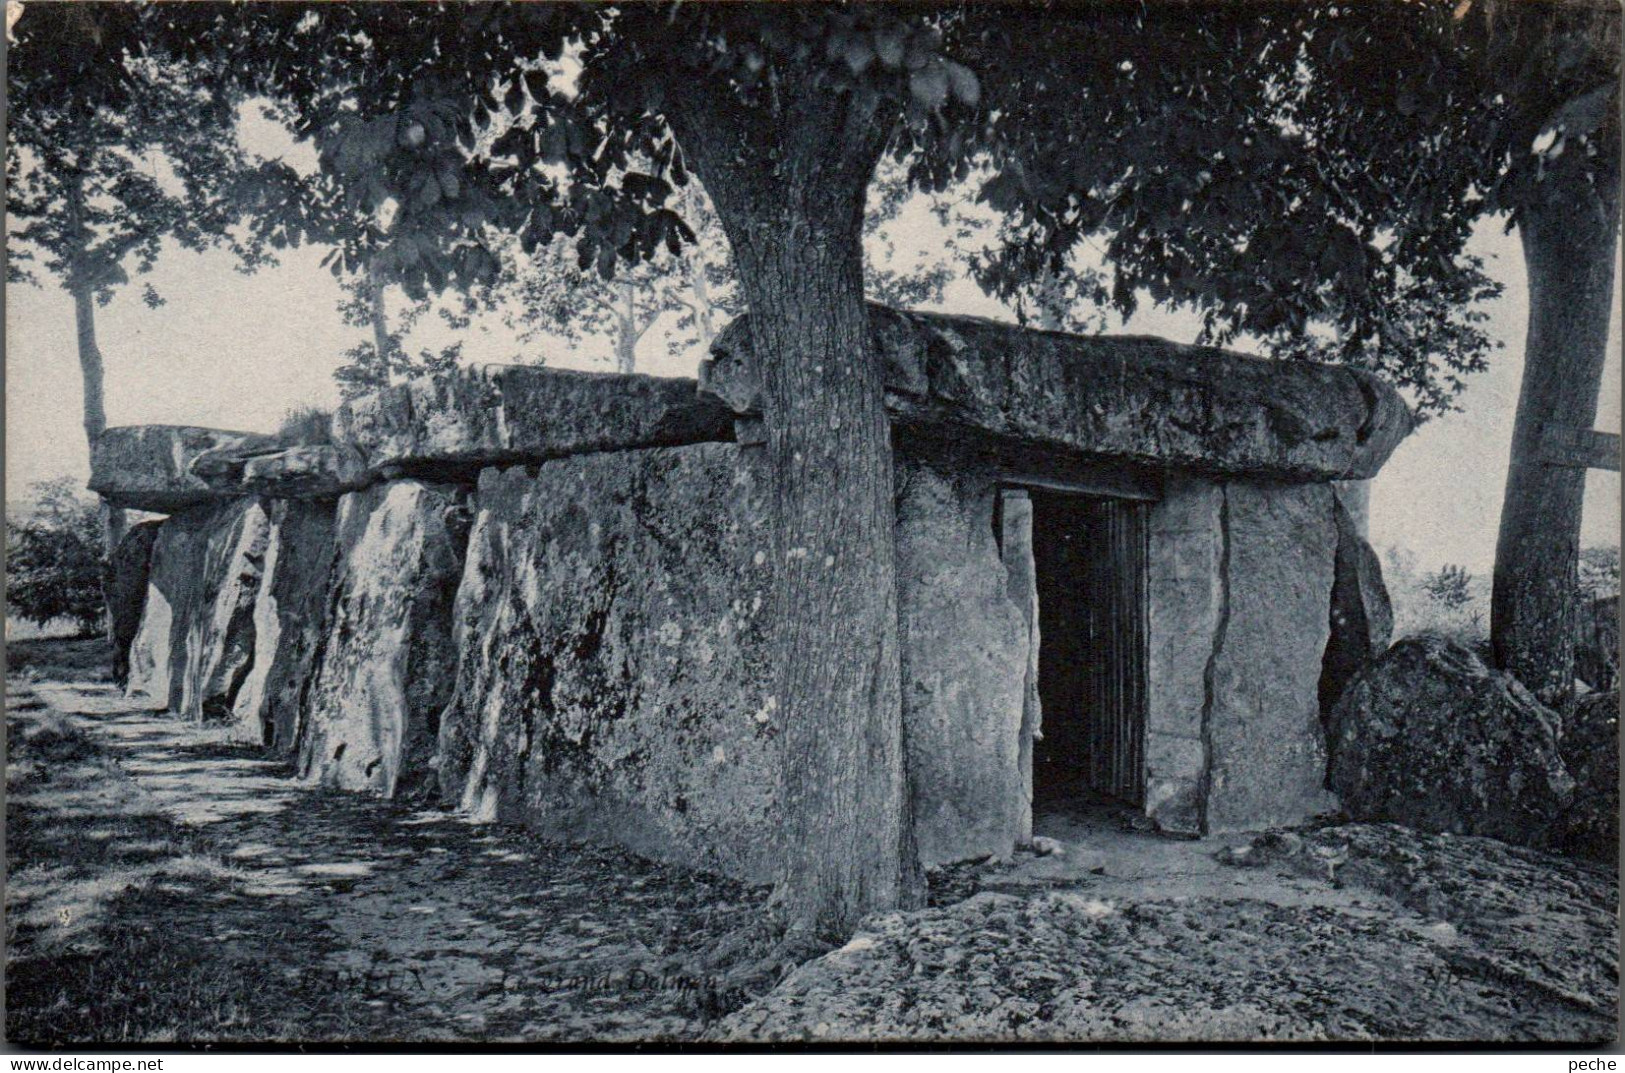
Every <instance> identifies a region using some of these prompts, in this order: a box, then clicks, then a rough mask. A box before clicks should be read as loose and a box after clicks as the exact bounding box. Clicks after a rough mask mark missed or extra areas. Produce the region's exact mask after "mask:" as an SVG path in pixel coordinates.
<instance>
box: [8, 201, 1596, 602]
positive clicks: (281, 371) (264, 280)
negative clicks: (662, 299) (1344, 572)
mask: <svg viewBox="0 0 1625 1073" xmlns="http://www.w3.org/2000/svg"><path fill="white" fill-rule="evenodd" d="M935 228H936V225H935V222H934V221H933V220H932V219H931V217H930V215H929V213H927V212H925V211H924V209H923V207H921V206H915V207H912V208H910V209H909V210H907V211H905V213H904V215H903V216H902V217H901V218H900V219H899V220H898V221H897V223H896V224H895V225H894V233H893V234H892V235H891V238H892V239H893V241H894V244H895V246H896V247H898V248H899V249H900V250H903V251H907V250H930V249H933V248H935V249H941V248H942V243H943V242H944V241H945V238H944V236H942V235H940V234H938V233H936V231H935V230H934V229H935ZM1472 249H1473V251H1474V252H1476V253H1478V254H1480V255H1481V256H1483V257H1484V258H1485V260H1486V262H1487V270H1488V272H1489V274H1490V275H1491V276H1493V277H1494V278H1496V279H1497V280H1499V281H1500V282H1501V283H1503V284H1504V286H1505V292H1504V293H1503V295H1502V296H1501V297H1500V298H1498V299H1497V300H1495V301H1494V302H1491V303H1489V304H1488V305H1487V306H1486V311H1487V312H1488V313H1489V314H1490V322H1489V330H1490V331H1491V333H1492V334H1493V335H1494V336H1496V337H1497V338H1499V339H1500V340H1502V341H1503V342H1504V344H1505V348H1504V349H1503V350H1501V351H1499V352H1497V353H1496V354H1495V355H1494V357H1493V358H1492V359H1491V368H1490V369H1489V371H1487V372H1485V373H1482V374H1479V375H1477V376H1475V377H1473V378H1471V379H1470V381H1469V384H1468V387H1467V390H1466V391H1465V393H1464V394H1463V395H1462V396H1461V399H1460V403H1461V407H1462V410H1463V412H1460V413H1454V414H1450V415H1447V416H1445V417H1442V418H1436V419H1434V420H1433V421H1431V422H1429V423H1428V424H1426V425H1425V426H1424V427H1423V428H1421V429H1420V430H1419V431H1417V432H1416V433H1415V434H1413V435H1412V436H1411V437H1410V438H1409V439H1408V440H1407V441H1406V442H1405V443H1403V444H1402V445H1401V446H1400V447H1399V449H1398V451H1396V452H1395V454H1394V457H1393V458H1392V460H1391V461H1390V462H1389V463H1388V465H1387V466H1386V467H1385V468H1384V470H1383V471H1382V473H1381V475H1380V476H1379V477H1378V478H1377V479H1376V480H1375V481H1374V482H1373V486H1372V497H1371V539H1372V543H1373V544H1375V545H1376V546H1377V547H1378V548H1383V547H1386V546H1388V545H1390V544H1397V545H1400V546H1403V547H1407V548H1409V549H1410V550H1412V551H1413V552H1414V553H1415V555H1416V558H1417V563H1418V565H1419V566H1421V567H1422V568H1424V569H1436V568H1437V567H1439V566H1441V565H1443V564H1445V563H1459V564H1461V565H1463V566H1466V567H1467V568H1468V569H1470V570H1472V571H1475V572H1482V573H1487V572H1488V571H1489V568H1490V566H1491V564H1492V563H1493V559H1494V551H1495V531H1496V525H1497V520H1498V516H1499V511H1500V500H1501V493H1502V486H1503V483H1504V481H1505V477H1506V461H1507V452H1508V448H1509V444H1510V442H1511V432H1512V418H1513V412H1514V408H1515V406H1516V401H1517V394H1518V384H1519V377H1520V375H1521V371H1522V364H1523V336H1524V328H1525V319H1526V316H1527V308H1528V294H1527V285H1526V281H1525V278H1524V273H1523V258H1522V254H1521V252H1520V250H1519V247H1518V242H1517V236H1516V235H1507V234H1504V233H1503V232H1502V228H1501V226H1500V225H1499V224H1498V223H1497V222H1495V221H1485V222H1484V223H1483V224H1482V225H1481V226H1480V228H1479V230H1478V232H1477V233H1476V234H1475V236H1474V238H1473V241H1472ZM324 252H325V251H324V250H323V249H321V248H309V247H307V248H303V249H299V250H294V251H286V252H285V253H284V254H283V256H282V257H281V262H280V264H278V265H277V266H276V267H274V268H270V269H264V270H262V271H260V272H259V273H258V274H255V275H252V276H245V275H242V274H240V273H238V272H237V271H235V269H234V268H233V263H232V260H231V258H230V256H229V255H228V254H226V253H224V252H211V253H204V254H194V253H191V252H188V251H184V250H179V249H171V250H167V251H165V255H164V256H163V257H162V258H161V259H160V261H159V264H158V267H157V268H156V269H155V271H154V272H153V273H152V274H151V276H150V277H148V278H149V279H150V281H151V282H152V283H153V285H154V286H155V287H156V289H157V290H158V292H159V293H160V294H161V295H163V296H164V297H165V299H167V303H166V304H165V305H164V306H163V307H161V308H159V309H157V310H150V309H148V308H147V307H146V306H145V305H144V304H143V303H142V302H141V299H140V294H139V291H140V288H139V287H136V286H129V287H125V288H124V289H123V290H121V291H120V292H119V293H118V294H117V295H116V297H115V298H114V299H113V301H112V302H111V303H110V304H109V305H108V306H106V307H105V308H102V309H99V310H98V311H97V318H98V319H97V332H98V336H99V339H100V342H101V348H102V351H103V354H104V358H105V361H106V398H107V417H108V423H109V425H126V424H144V423H157V424H193V425H208V426H213V427H218V428H230V429H242V430H249V431H271V430H273V429H275V428H276V426H277V425H278V423H279V422H280V421H281V419H282V417H283V416H284V415H286V414H287V413H288V412H289V411H291V410H294V409H296V408H299V407H304V406H313V405H314V406H325V407H330V406H332V405H334V404H335V403H336V402H337V400H338V390H337V386H336V384H335V382H334V380H333V377H332V374H333V370H334V369H335V368H337V367H338V366H339V365H340V364H341V362H342V358H341V355H342V353H343V351H344V350H345V349H346V348H347V347H349V346H352V345H354V344H355V343H357V342H360V341H362V340H363V339H364V338H366V337H367V334H366V332H365V330H363V329H359V328H352V327H349V326H346V325H345V324H344V323H343V320H342V319H341V317H340V316H339V313H338V309H337V307H338V303H339V300H340V297H341V293H340V290H339V286H338V282H337V281H336V280H335V279H334V278H333V277H332V275H330V274H329V272H328V271H327V270H325V269H323V268H322V267H321V266H320V264H319V262H320V260H321V258H322V256H323V254H324ZM903 255H904V256H906V254H903ZM940 308H941V309H943V311H945V312H951V313H964V314H975V315H995V316H1003V314H1002V311H1001V310H1000V307H999V306H998V305H997V304H996V303H994V302H993V301H992V300H991V299H988V298H987V297H985V296H984V295H982V294H981V292H980V291H979V290H978V289H977V288H976V287H975V285H974V284H972V283H970V282H968V281H964V282H959V283H955V284H953V285H950V287H949V288H948V291H947V294H946V298H945V301H944V302H943V303H942V306H941V307H940ZM425 321H426V323H428V324H429V328H428V329H426V331H425V332H424V333H420V335H418V336H416V337H414V341H418V342H422V343H424V344H426V345H433V346H438V345H440V344H442V343H445V342H450V341H452V340H453V339H455V338H458V336H454V335H452V334H450V332H449V330H448V329H445V328H444V327H442V326H440V325H438V324H436V323H434V322H433V318H425ZM1113 330H1118V331H1126V332H1131V333H1135V334H1152V335H1161V336H1164V337H1167V338H1170V339H1175V340H1178V341H1183V342H1189V341H1192V340H1193V339H1194V338H1195V335H1196V331H1197V323H1196V320H1195V318H1194V317H1193V316H1192V315H1190V314H1189V313H1186V312H1180V311H1167V310H1158V309H1152V308H1147V309H1144V310H1142V312H1140V313H1138V314H1136V316H1135V317H1134V318H1133V319H1132V320H1131V321H1129V322H1128V323H1126V324H1124V323H1114V325H1113ZM657 336H658V332H657V333H652V334H651V336H650V337H649V338H646V339H645V340H644V342H643V344H642V346H641V347H640V371H643V372H648V373H652V374H656V375H665V376H673V375H692V374H693V372H694V369H695V366H696V364H697V362H698V360H699V357H700V355H699V354H697V353H687V354H683V355H679V356H672V355H669V354H667V353H666V348H665V347H664V346H662V345H661V340H660V339H659V338H657ZM461 337H462V339H463V342H464V353H465V355H466V356H467V357H468V358H469V360H471V361H492V362H502V361H511V360H514V358H515V357H516V356H519V357H521V358H523V359H524V360H527V361H536V360H543V361H545V362H546V364H548V365H552V366H557V367H565V368H596V369H606V368H609V367H610V365H609V346H608V343H607V341H604V340H591V341H588V342H586V343H584V344H581V345H570V344H567V343H565V342H563V341H561V340H549V339H542V340H539V341H537V342H534V343H531V344H520V343H519V342H518V341H517V339H516V338H515V337H514V336H513V335H512V334H511V333H510V332H508V331H506V330H505V329H504V328H503V327H502V326H501V325H500V323H496V322H494V321H493V320H487V321H485V322H481V323H480V324H477V325H476V326H475V327H474V328H471V329H470V330H468V331H467V332H464V333H462V336H461ZM1620 351H1621V347H1620V312H1619V298H1618V294H1617V291H1616V296H1615V305H1614V313H1613V321H1612V328H1611V334H1610V342H1609V358H1608V364H1607V370H1606V372H1605V375H1604V383H1603V401H1602V406H1601V408H1600V411H1599V414H1598V418H1597V422H1596V424H1595V427H1597V428H1599V429H1604V430H1607V431H1614V432H1617V431H1619V429H1620V395H1621V386H1620V364H1621V362H1620ZM5 363H6V399H5V402H6V488H7V490H6V496H7V499H8V501H16V500H21V499H26V498H27V486H28V485H29V484H30V483H31V482H34V481H39V480H44V479H47V478H52V477H57V476H62V475H66V476H70V477H72V478H74V479H76V480H83V479H85V478H87V477H88V474H89V461H88V455H89V452H88V448H87V446H86V444H85V439H84V434H83V431H82V429H81V425H80V390H81V388H80V380H79V371H78V363H77V358H76V353H75V340H74V324H73V306H72V303H71V301H70V300H69V298H68V296H67V295H66V294H65V293H64V292H63V291H61V290H60V289H59V288H57V287H55V286H53V285H51V284H50V283H49V281H47V285H46V286H45V287H43V288H35V287H30V286H26V285H24V286H9V285H8V286H7V288H6V358H5ZM1619 497H1620V485H1619V475H1618V474H1614V473H1604V472H1600V471H1592V472H1591V474H1590V475H1589V477H1588V483H1587V489H1586V504H1585V518H1584V523H1583V532H1582V544H1583V545H1591V544H1614V543H1617V542H1618V539H1619Z"/></svg>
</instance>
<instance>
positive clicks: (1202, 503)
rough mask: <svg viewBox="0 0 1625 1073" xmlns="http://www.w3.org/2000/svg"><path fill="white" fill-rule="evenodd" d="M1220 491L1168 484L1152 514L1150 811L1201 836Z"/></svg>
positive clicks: (1193, 482) (1179, 481) (1197, 483)
mask: <svg viewBox="0 0 1625 1073" xmlns="http://www.w3.org/2000/svg"><path fill="white" fill-rule="evenodd" d="M1223 505H1224V491H1223V489H1222V488H1221V487H1220V486H1219V485H1218V484H1217V483H1215V482H1213V481H1209V480H1204V479H1202V478H1199V477H1181V476H1174V477H1170V478H1169V480H1168V481H1167V483H1166V485H1165V488H1164V492H1163V497H1162V499H1160V500H1159V501H1157V502H1156V503H1153V504H1152V505H1151V509H1150V512H1149V515H1148V517H1147V528H1148V541H1147V545H1148V551H1149V555H1148V557H1147V562H1146V574H1147V577H1146V591H1147V604H1148V608H1147V617H1146V626H1147V633H1148V635H1149V646H1148V648H1149V650H1148V652H1147V668H1146V686H1147V692H1146V726H1145V735H1146V741H1145V745H1146V772H1145V811H1146V815H1148V816H1150V817H1151V818H1152V819H1154V820H1156V821H1157V824H1158V826H1159V827H1161V828H1162V829H1163V830H1166V831H1173V832H1178V833H1181V834H1196V833H1199V832H1200V831H1201V829H1202V814H1203V810H1204V806H1205V796H1206V773H1207V746H1206V744H1205V735H1206V725H1205V720H1204V716H1205V713H1206V711H1207V691H1208V682H1207V675H1208V665H1209V663H1210V662H1211V660H1212V659H1213V643H1214V639H1215V637H1216V636H1217V634H1218V629H1219V622H1220V617H1221V615H1222V613H1223V609H1224V589H1223V567H1224V533H1223V530H1222V528H1221V526H1220V513H1221V510H1222V508H1223Z"/></svg>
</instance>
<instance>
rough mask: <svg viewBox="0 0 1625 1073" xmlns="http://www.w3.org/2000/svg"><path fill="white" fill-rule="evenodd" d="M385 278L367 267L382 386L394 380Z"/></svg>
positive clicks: (368, 307) (393, 350)
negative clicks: (390, 370)
mask: <svg viewBox="0 0 1625 1073" xmlns="http://www.w3.org/2000/svg"><path fill="white" fill-rule="evenodd" d="M384 286H385V283H384V278H383V276H382V275H380V274H379V272H378V270H377V269H375V268H373V267H371V266H370V265H369V266H368V268H367V309H368V312H369V313H370V314H371V317H370V319H371V321H372V346H373V349H374V350H376V351H378V375H380V376H381V377H383V383H382V384H381V385H380V386H381V387H387V386H389V384H391V383H392V382H393V377H391V376H390V372H389V364H390V359H391V358H392V357H393V356H394V352H395V341H394V340H393V339H391V338H390V335H389V311H388V310H387V309H386V308H385V307H384Z"/></svg>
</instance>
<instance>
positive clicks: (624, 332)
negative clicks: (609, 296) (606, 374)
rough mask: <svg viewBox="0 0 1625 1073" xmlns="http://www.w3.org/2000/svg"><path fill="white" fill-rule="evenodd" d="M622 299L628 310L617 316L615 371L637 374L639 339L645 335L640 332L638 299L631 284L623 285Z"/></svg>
mask: <svg viewBox="0 0 1625 1073" xmlns="http://www.w3.org/2000/svg"><path fill="white" fill-rule="evenodd" d="M621 297H622V299H623V300H624V301H625V303H626V308H625V309H624V310H623V311H621V312H618V313H616V314H615V370H616V371H617V372H621V373H635V372H637V371H638V339H639V337H640V336H642V334H643V333H642V332H641V331H639V330H638V312H637V297H636V295H635V293H634V292H633V290H632V284H631V283H622V284H621Z"/></svg>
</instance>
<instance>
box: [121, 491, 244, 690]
mask: <svg viewBox="0 0 1625 1073" xmlns="http://www.w3.org/2000/svg"><path fill="white" fill-rule="evenodd" d="M267 538H268V527H267V519H266V514H265V509H264V507H263V506H262V505H261V504H260V503H259V501H257V500H253V499H237V500H231V501H227V502H225V503H221V504H217V505H214V506H205V507H198V508H195V509H193V510H188V511H184V512H182V513H180V514H176V515H175V516H173V517H171V518H169V519H167V520H165V521H164V522H163V523H162V525H160V526H159V529H158V535H157V537H156V539H155V540H154V542H153V546H152V556H151V561H150V562H151V565H150V567H149V569H148V580H147V596H146V601H145V604H144V606H143V608H142V612H141V625H140V627H139V628H138V629H137V631H136V636H135V639H134V641H132V642H131V645H130V676H129V682H128V684H127V686H126V691H127V692H128V693H129V695H130V696H131V697H132V698H134V699H138V700H145V701H146V702H147V703H149V704H151V705H152V706H153V707H155V708H167V709H168V710H169V711H171V712H174V713H175V714H177V715H180V716H182V717H183V718H186V719H190V720H193V721H196V722H201V721H203V720H209V719H224V718H227V717H228V716H229V715H230V714H231V709H232V705H233V704H234V703H235V701H236V697H237V691H238V689H239V688H240V687H241V686H242V683H243V680H244V678H246V677H247V674H248V668H249V665H250V663H251V662H252V659H253V650H254V616H253V608H254V597H255V594H256V593H257V592H258V590H259V581H260V572H261V569H262V567H263V565H264V555H265V544H266V540H267Z"/></svg>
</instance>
